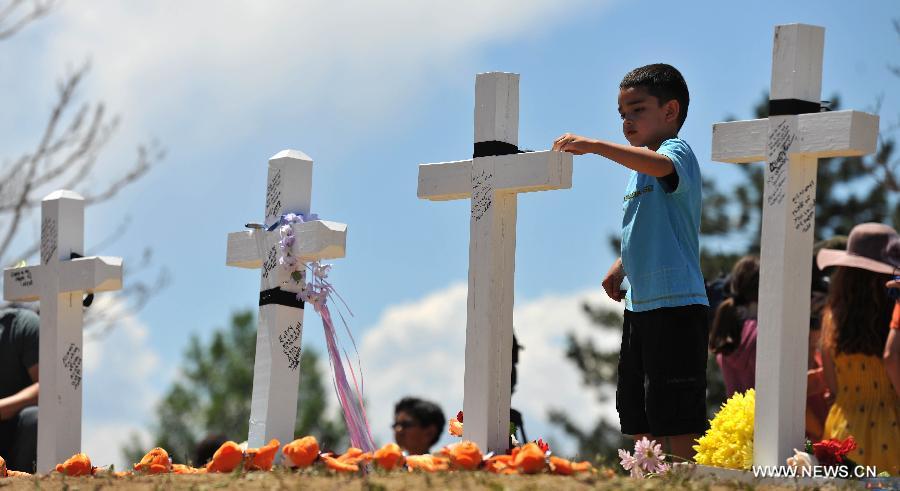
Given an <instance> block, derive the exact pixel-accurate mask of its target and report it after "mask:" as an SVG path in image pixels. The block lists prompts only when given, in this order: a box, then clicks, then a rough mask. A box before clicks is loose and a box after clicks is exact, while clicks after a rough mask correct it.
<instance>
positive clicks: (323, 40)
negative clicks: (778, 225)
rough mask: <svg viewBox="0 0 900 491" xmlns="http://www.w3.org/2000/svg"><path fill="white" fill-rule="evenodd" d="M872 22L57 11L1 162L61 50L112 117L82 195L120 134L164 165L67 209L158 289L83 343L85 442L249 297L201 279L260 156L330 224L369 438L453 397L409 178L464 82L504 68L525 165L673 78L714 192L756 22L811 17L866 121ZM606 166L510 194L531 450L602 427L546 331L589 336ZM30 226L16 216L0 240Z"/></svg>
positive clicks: (740, 112)
mask: <svg viewBox="0 0 900 491" xmlns="http://www.w3.org/2000/svg"><path fill="white" fill-rule="evenodd" d="M892 18H900V8H898V6H897V4H896V3H895V2H892V1H889V0H885V1H871V2H865V3H864V4H853V3H850V2H839V1H833V2H822V1H815V2H814V1H798V2H790V3H787V2H779V1H760V2H754V3H752V4H751V3H747V2H740V3H738V2H682V3H679V4H678V5H677V7H673V4H672V2H664V1H637V2H624V1H619V2H617V1H602V2H589V1H578V0H573V1H553V2H551V1H535V2H528V3H527V4H526V3H523V2H513V1H508V0H501V1H496V2H480V1H474V0H473V1H455V2H401V1H385V2H380V3H377V4H376V3H372V4H367V5H365V6H359V5H354V4H352V3H350V2H307V1H303V2H228V3H224V4H221V3H212V2H187V3H185V2H176V1H161V2H145V3H128V4H123V3H120V2H113V1H105V0H97V1H94V2H88V3H84V2H82V3H75V2H67V3H62V4H61V5H60V7H59V9H58V11H57V12H56V13H54V14H52V15H51V16H50V17H48V18H46V19H44V20H41V21H40V22H39V23H37V24H35V25H34V26H32V27H30V28H29V29H28V30H27V31H25V32H23V33H21V34H20V35H18V36H16V37H14V38H13V39H11V40H8V41H5V42H3V43H0V73H4V74H5V76H4V77H2V79H0V107H3V108H4V111H3V113H4V116H5V117H3V118H0V149H2V155H4V156H9V157H12V156H14V155H17V154H18V153H19V152H22V151H27V150H28V149H29V148H31V146H32V145H34V143H35V140H36V139H37V134H38V132H39V130H40V128H41V124H42V123H43V121H44V118H45V117H46V113H47V111H48V110H49V107H50V104H51V103H52V101H53V96H54V90H55V88H54V87H55V82H56V80H57V79H58V78H59V76H60V74H62V73H63V72H64V71H65V69H66V67H67V66H73V65H77V64H79V63H80V62H81V61H83V60H85V59H90V60H91V62H92V67H93V68H92V71H91V72H90V75H89V77H88V78H87V80H86V83H85V86H84V87H83V89H82V94H81V95H82V96H83V98H84V99H98V98H100V99H103V100H104V101H106V103H107V104H108V106H109V108H110V110H111V111H113V112H115V113H118V114H120V115H121V116H122V118H123V121H122V125H121V129H120V131H119V132H118V133H117V136H116V137H115V139H114V142H113V143H112V144H111V145H110V146H109V147H108V148H107V150H106V151H105V152H104V153H103V155H102V156H101V159H100V164H99V172H98V174H97V175H96V177H95V180H94V185H98V186H99V185H100V184H102V183H103V182H107V181H108V180H110V179H112V178H113V177H114V176H116V175H118V174H117V173H118V172H122V171H123V170H124V169H126V168H127V167H128V164H129V163H130V162H131V161H132V160H133V152H134V148H135V146H136V145H137V144H138V143H140V142H142V141H146V140H148V139H150V138H157V139H158V140H159V141H160V142H161V143H162V144H163V145H164V147H165V148H166V150H167V157H166V158H165V160H163V161H162V162H161V163H160V164H159V165H158V166H157V167H155V168H154V169H153V170H152V171H151V173H150V174H149V175H148V176H146V177H145V178H143V179H142V180H141V181H139V182H138V183H137V184H135V185H134V186H132V187H130V188H128V189H127V191H125V192H124V193H122V195H120V196H118V197H117V198H116V199H115V200H114V201H112V202H110V203H108V204H105V205H101V206H98V207H94V208H89V210H88V212H87V216H86V223H87V231H86V242H87V244H88V245H90V244H93V243H97V242H99V241H100V240H101V238H102V237H105V236H106V235H107V234H108V233H109V232H110V230H111V229H112V228H113V227H115V226H116V224H118V223H119V222H120V221H121V220H122V219H123V218H124V217H126V216H129V217H131V219H132V225H131V227H130V228H129V230H128V231H127V233H126V234H125V235H124V236H123V237H121V239H120V240H118V241H116V242H114V243H112V244H111V245H109V246H107V247H106V248H104V249H103V250H88V251H87V252H88V253H91V254H103V255H118V256H123V257H125V258H126V261H127V262H126V268H127V267H128V264H133V263H136V262H137V260H138V259H139V258H140V252H141V251H142V250H143V248H145V247H150V248H152V249H153V251H154V254H155V256H154V257H155V261H156V264H157V265H159V266H164V267H166V268H167V269H168V270H169V271H170V272H171V273H172V277H173V282H172V284H171V285H170V286H169V287H168V288H167V289H166V290H164V291H163V292H162V293H160V294H159V295H158V296H156V297H155V298H154V299H153V300H152V302H151V303H150V304H149V305H147V307H146V308H145V309H144V310H143V311H141V312H139V313H136V314H131V313H129V312H127V311H124V310H123V311H122V314H121V315H122V319H123V322H122V325H123V327H122V329H120V330H119V331H118V332H116V333H115V334H113V335H112V336H110V337H108V338H106V339H104V340H103V341H100V342H95V343H89V346H88V348H87V349H86V360H85V371H86V376H85V382H84V383H85V409H84V419H85V437H84V440H85V447H86V450H88V451H89V452H90V451H91V450H93V451H94V452H95V454H100V455H102V456H103V457H102V458H104V459H108V460H109V459H114V458H115V457H114V456H112V455H111V454H109V452H108V451H107V450H104V448H112V447H114V446H115V445H114V443H115V442H118V441H121V440H122V439H124V436H123V435H125V434H127V432H129V431H132V430H141V431H145V430H146V423H147V422H148V421H150V420H151V418H152V407H153V404H154V402H155V401H156V400H157V398H158V397H159V395H160V394H161V393H162V391H163V390H165V388H166V387H167V386H168V384H169V383H170V381H171V380H172V379H173V378H175V377H177V370H176V367H177V365H178V363H179V362H180V360H181V358H182V353H183V350H184V348H185V346H186V342H187V339H188V337H189V335H191V334H194V333H196V334H199V335H201V336H206V335H207V334H208V333H209V332H211V330H212V329H214V328H216V327H221V326H224V325H226V324H227V322H228V318H229V316H230V313H231V312H233V311H235V310H238V309H244V308H255V307H254V305H255V299H256V294H257V287H258V273H256V272H253V271H247V270H239V269H234V268H228V267H226V266H225V244H226V235H227V233H228V232H231V231H237V230H241V229H242V226H243V224H244V223H246V222H248V221H261V220H262V216H261V215H262V208H263V199H264V194H263V193H264V190H265V178H266V161H267V159H268V158H269V157H270V156H272V155H274V154H275V153H277V152H278V151H280V150H282V149H285V148H294V149H298V150H301V151H303V152H304V153H306V154H308V155H309V156H311V157H312V158H313V159H314V161H315V166H314V171H313V172H314V185H313V198H312V203H313V204H312V209H313V211H314V212H316V213H318V214H319V215H320V216H321V217H322V218H325V219H329V220H334V221H340V222H344V223H347V224H348V225H349V236H348V243H347V258H345V259H341V260H338V261H335V269H334V273H333V274H332V279H333V280H334V283H335V284H336V285H337V287H338V289H339V291H340V292H341V294H342V296H344V298H346V299H347V301H348V303H349V304H350V305H351V307H352V308H353V311H354V313H355V314H356V316H355V317H354V318H353V319H352V321H351V324H352V327H353V329H354V331H355V333H356V338H357V341H359V342H360V346H361V348H360V351H361V354H362V355H363V366H364V370H365V374H366V380H367V384H368V385H367V387H368V389H367V398H368V399H369V401H370V406H371V409H370V415H372V419H373V421H372V424H373V427H374V428H375V429H376V430H377V431H376V437H378V438H380V439H381V441H384V440H385V439H386V438H388V437H389V435H388V433H387V431H386V428H387V425H388V422H389V417H390V405H391V404H392V403H393V401H394V400H395V399H396V398H397V397H399V396H400V395H402V394H404V393H407V392H417V393H421V394H424V395H426V396H428V397H433V398H435V399H438V400H440V401H441V402H442V403H443V404H444V406H445V407H444V409H445V412H447V413H448V415H450V414H455V412H456V410H457V409H461V407H462V393H461V386H457V385H453V384H456V383H457V382H455V381H454V380H455V379H457V378H458V379H459V380H461V378H462V371H461V370H462V358H463V353H462V350H461V345H460V342H461V340H462V339H463V338H462V337H461V336H463V335H464V330H465V281H466V275H467V272H466V270H467V266H468V257H467V254H468V216H469V213H468V207H469V205H468V202H466V201H458V202H437V203H436V202H428V201H423V200H418V199H417V198H416V179H417V164H419V163H428V162H441V161H449V160H459V159H464V158H467V157H468V156H470V155H471V152H472V133H473V128H472V125H473V121H472V114H473V103H474V81H475V74H476V73H479V72H485V71H510V72H516V73H519V74H521V82H520V122H519V142H520V147H523V148H529V149H535V150H538V149H546V148H549V146H550V144H551V142H552V141H553V139H554V138H555V137H557V136H558V135H559V134H561V133H563V132H566V131H571V132H576V133H584V134H588V135H591V136H595V137H599V138H605V139H610V140H613V141H617V142H624V139H623V137H622V136H621V133H620V131H619V119H618V115H617V113H616V94H617V87H618V83H619V81H620V80H621V77H622V76H623V75H624V74H625V73H626V72H627V71H628V70H630V69H632V68H634V67H637V66H640V65H644V64H648V63H654V62H666V63H670V64H672V65H675V66H676V67H678V68H679V69H680V70H681V71H682V73H683V74H684V76H685V78H686V80H687V82H688V86H689V87H690V91H691V104H690V111H689V116H688V119H687V123H686V124H685V126H684V128H683V130H682V133H681V136H682V137H683V138H685V139H686V140H687V141H688V142H689V143H690V144H691V145H692V146H693V149H694V151H695V153H696V154H697V156H698V158H699V160H700V162H701V169H702V172H703V173H704V175H707V176H712V177H713V178H714V179H716V181H718V183H719V184H720V185H721V186H725V187H728V186H730V185H732V184H733V183H734V182H735V179H736V177H737V176H738V175H739V174H738V171H737V170H736V169H735V168H734V167H733V166H730V165H727V164H719V163H713V162H711V161H710V159H709V156H710V135H711V125H712V124H713V123H715V122H717V121H720V120H722V119H723V118H724V117H726V115H735V116H737V117H740V118H747V117H750V116H751V108H752V106H753V105H754V104H755V103H756V102H757V101H758V100H759V98H760V96H761V94H762V93H763V91H765V90H766V89H767V87H768V85H769V77H770V63H771V52H772V33H773V28H774V26H775V25H776V24H782V23H792V22H803V23H809V24H816V25H821V26H824V27H825V28H826V33H825V36H826V40H825V58H824V72H823V83H822V94H823V98H825V99H827V98H828V97H829V96H830V95H831V94H833V93H835V92H839V93H840V94H841V96H842V104H843V107H844V108H853V109H871V108H872V107H873V105H874V103H875V101H876V97H877V96H878V95H880V94H882V95H884V99H883V106H882V113H881V114H882V128H883V129H884V128H886V127H887V126H888V124H889V123H894V122H896V121H897V118H898V114H900V90H898V87H900V80H898V79H897V78H896V77H894V76H893V75H891V74H890V72H889V71H888V69H887V64H888V63H894V64H900V56H898V55H897V53H898V49H897V48H898V45H900V39H898V36H897V34H896V33H895V32H894V30H893V26H892V24H891V19H892ZM626 175H627V173H626V171H625V170H624V169H623V168H621V167H619V166H618V165H616V164H614V163H612V162H610V161H607V160H604V159H601V158H599V157H579V158H576V160H575V167H574V176H573V187H572V189H570V190H563V191H553V192H546V193H532V194H528V195H525V196H522V197H520V198H519V205H518V206H519V208H518V231H517V249H516V305H517V310H516V321H515V322H516V326H517V329H518V330H519V332H520V336H522V337H523V338H524V339H525V343H524V344H525V345H526V351H525V352H524V353H523V355H522V359H521V364H520V370H523V371H524V374H520V380H522V382H521V383H520V387H519V392H518V393H517V394H516V395H515V397H514V405H516V406H518V407H521V408H524V409H525V416H526V418H528V419H529V420H530V421H533V423H531V424H530V426H531V427H532V428H534V429H531V431H530V433H531V434H532V435H534V436H535V437H537V436H541V435H543V436H545V437H554V438H556V439H557V440H558V441H559V445H560V446H562V447H563V448H565V447H566V445H569V443H568V442H567V441H566V440H565V439H564V438H563V437H562V436H561V435H559V434H558V432H554V430H553V429H551V428H550V427H549V426H547V424H546V423H545V422H544V419H545V411H546V408H547V407H550V406H552V405H554V404H555V405H557V406H562V407H568V408H570V409H571V410H572V411H573V412H575V413H577V414H578V415H579V416H578V417H579V418H580V419H579V421H582V422H584V423H585V424H587V423H588V422H590V421H591V420H592V419H593V418H594V417H596V416H598V415H600V414H601V413H602V414H608V408H607V409H601V408H600V407H599V406H598V405H597V404H596V403H594V402H593V399H592V396H591V395H590V394H583V393H581V391H580V390H579V387H578V384H577V380H575V379H574V377H575V372H574V370H573V369H572V368H571V367H569V366H568V365H569V364H568V362H566V361H565V360H564V359H563V358H562V342H563V336H564V334H565V332H567V331H568V330H574V331H576V332H579V333H582V334H584V335H588V334H590V333H591V331H590V328H589V327H588V325H587V324H586V321H585V320H584V319H582V317H583V315H582V314H581V312H580V309H579V302H580V301H581V300H582V299H584V298H590V299H593V300H594V301H601V298H602V295H601V294H600V290H599V282H600V280H601V279H602V275H603V274H604V273H605V271H606V269H607V268H608V266H609V264H610V262H611V261H612V260H613V259H614V256H613V254H612V252H611V251H610V248H609V246H608V245H607V236H608V235H609V234H610V233H615V232H616V231H617V230H618V227H619V224H620V220H621V207H620V202H621V191H622V189H623V187H624V185H625V181H626ZM49 191H50V190H48V192H49ZM29 234H31V235H29ZM36 234H37V228H36V227H34V226H31V225H29V226H28V227H26V228H25V230H24V231H23V235H25V237H23V239H22V240H28V239H30V238H32V237H33V236H35V235H36ZM707 245H710V246H714V247H721V248H729V247H739V246H740V244H729V243H715V244H707ZM106 302H107V303H108V305H110V307H111V308H119V309H123V307H122V306H121V305H119V304H117V303H116V302H115V299H114V298H110V299H108V300H106ZM306 326H307V327H306V331H305V333H304V344H305V345H306V346H312V347H313V348H314V349H317V350H318V351H320V352H322V351H323V343H322V337H321V334H320V333H321V328H320V327H319V323H318V319H316V318H315V317H314V315H313V314H308V315H307V320H306ZM606 341H608V342H612V341H609V340H606ZM90 357H93V358H94V360H93V361H91V360H89V359H88V358H90ZM248 363H252V360H248ZM413 370H414V371H415V372H411V371H413ZM413 373H415V374H416V376H415V378H414V379H413V378H412V375H413ZM548 373H549V374H559V375H558V376H553V377H549V378H546V374H548ZM158 374H163V375H162V376H160V375H158ZM454 375H455V376H454ZM558 379H566V380H568V382H567V383H566V384H562V385H561V386H557V385H556V384H557V382H558ZM447 384H449V385H447ZM548 384H552V385H549V386H548ZM248 397H249V394H248ZM604 411H606V412H604ZM142 429H143V430H142ZM104 452H106V453H104ZM101 463H102V462H101Z"/></svg>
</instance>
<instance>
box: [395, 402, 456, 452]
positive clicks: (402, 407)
mask: <svg viewBox="0 0 900 491" xmlns="http://www.w3.org/2000/svg"><path fill="white" fill-rule="evenodd" d="M400 411H403V412H404V413H406V414H409V415H410V416H412V417H413V418H414V419H415V420H416V421H418V422H419V424H420V425H422V426H423V427H426V428H427V427H429V426H434V427H435V428H437V431H436V432H435V434H434V440H433V441H432V442H431V444H432V445H434V444H435V443H437V441H438V440H439V439H440V438H441V433H443V430H444V424H445V423H446V421H447V420H446V419H444V412H443V411H441V407H440V406H438V405H437V404H435V403H433V402H431V401H426V400H424V399H419V398H418V397H404V398H403V399H400V402H398V403H397V404H396V405H395V406H394V414H395V415H396V414H397V413H399V412H400Z"/></svg>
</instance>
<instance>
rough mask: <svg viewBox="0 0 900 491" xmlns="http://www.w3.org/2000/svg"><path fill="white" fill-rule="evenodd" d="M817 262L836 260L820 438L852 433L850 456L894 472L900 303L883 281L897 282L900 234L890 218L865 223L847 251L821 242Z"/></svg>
mask: <svg viewBox="0 0 900 491" xmlns="http://www.w3.org/2000/svg"><path fill="white" fill-rule="evenodd" d="M816 262H817V264H818V266H819V268H822V269H824V268H826V267H836V269H835V270H834V273H833V274H832V276H831V286H830V288H829V293H828V299H827V300H826V304H825V313H824V315H823V318H822V331H823V334H822V347H823V349H822V355H823V362H824V369H825V380H826V383H827V385H828V387H829V390H830V392H831V394H832V398H833V404H832V406H831V409H830V410H829V412H828V418H827V419H826V420H825V433H824V435H823V438H825V439H829V438H839V439H844V438H846V437H848V436H853V438H854V440H856V443H857V447H856V449H855V450H853V451H852V452H850V454H849V455H848V457H849V458H850V459H852V460H853V461H854V462H856V463H857V464H859V465H867V466H875V467H876V468H877V469H878V471H879V472H882V471H887V472H889V473H891V474H892V475H898V474H900V426H898V425H900V338H898V335H897V327H900V325H898V324H900V322H895V323H893V324H894V325H892V322H891V317H892V312H893V313H895V314H896V313H897V312H898V310H897V309H898V307H897V302H896V301H895V300H894V299H893V298H891V297H890V296H889V293H888V290H886V287H900V282H898V281H895V280H892V276H896V275H898V274H900V235H898V234H897V232H896V231H895V230H894V229H893V228H891V227H888V226H887V225H882V224H880V223H863V224H860V225H857V226H855V227H853V230H851V231H850V236H849V238H848V240H847V249H846V250H845V251H839V250H833V249H822V250H820V251H819V253H818V255H817V256H816ZM897 315H900V314H897ZM897 315H895V317H897ZM897 320H898V321H900V318H898V319H897ZM895 326H896V327H895Z"/></svg>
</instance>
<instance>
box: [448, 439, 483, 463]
mask: <svg viewBox="0 0 900 491" xmlns="http://www.w3.org/2000/svg"><path fill="white" fill-rule="evenodd" d="M441 454H442V455H445V456H447V457H449V458H450V464H451V465H452V466H453V467H454V468H455V469H465V470H469V471H471V470H475V469H477V468H478V467H479V466H480V465H481V461H482V459H483V456H482V455H481V449H479V448H478V445H476V444H475V443H474V442H471V441H468V440H466V441H462V442H460V443H457V444H455V445H450V446H448V447H444V448H443V450H442V451H441Z"/></svg>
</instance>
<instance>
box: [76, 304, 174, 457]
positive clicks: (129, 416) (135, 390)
mask: <svg viewBox="0 0 900 491" xmlns="http://www.w3.org/2000/svg"><path fill="white" fill-rule="evenodd" d="M92 308H95V309H103V310H104V311H105V312H107V313H108V314H109V315H110V316H111V317H112V318H114V319H116V325H115V328H114V329H113V330H112V331H110V333H109V334H108V335H105V336H103V337H100V338H91V337H86V339H85V343H84V388H83V390H84V392H83V408H84V409H83V425H82V451H84V452H85V453H87V454H88V456H90V457H91V461H92V462H93V463H94V465H109V464H115V465H116V467H117V468H122V466H124V465H128V464H129V463H128V462H124V461H123V460H122V456H121V447H122V446H123V445H124V444H125V443H127V442H128V441H129V436H130V434H131V433H132V432H136V433H138V435H139V436H141V437H142V439H143V441H149V439H148V433H147V427H148V426H149V423H150V421H151V419H152V416H153V411H154V407H155V406H156V403H157V401H158V398H159V395H160V390H161V387H163V386H165V385H167V384H168V382H169V380H170V379H171V373H170V371H168V370H161V363H160V357H159V355H158V354H157V353H156V352H155V351H154V350H153V348H152V347H151V346H150V344H149V342H148V341H149V340H148V333H149V330H148V328H147V326H146V325H144V324H143V323H142V322H141V321H140V320H138V318H137V317H136V316H135V315H133V313H132V312H130V311H129V310H128V307H127V305H126V304H125V302H123V301H122V299H120V298H118V297H117V296H115V295H114V294H109V293H106V294H98V295H97V299H96V300H95V305H94V306H93V307H92Z"/></svg>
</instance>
